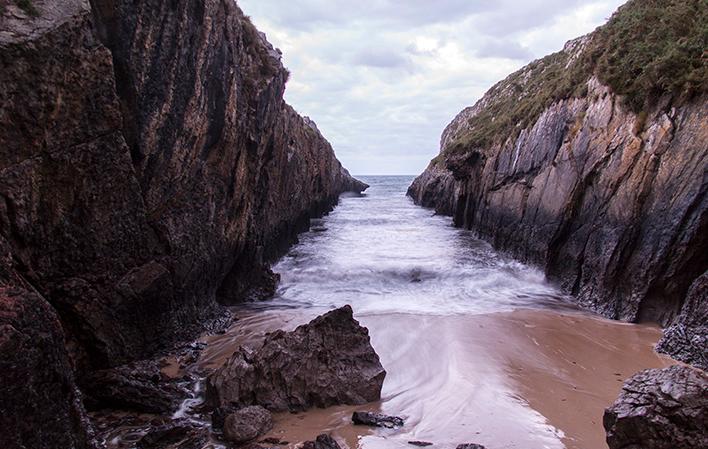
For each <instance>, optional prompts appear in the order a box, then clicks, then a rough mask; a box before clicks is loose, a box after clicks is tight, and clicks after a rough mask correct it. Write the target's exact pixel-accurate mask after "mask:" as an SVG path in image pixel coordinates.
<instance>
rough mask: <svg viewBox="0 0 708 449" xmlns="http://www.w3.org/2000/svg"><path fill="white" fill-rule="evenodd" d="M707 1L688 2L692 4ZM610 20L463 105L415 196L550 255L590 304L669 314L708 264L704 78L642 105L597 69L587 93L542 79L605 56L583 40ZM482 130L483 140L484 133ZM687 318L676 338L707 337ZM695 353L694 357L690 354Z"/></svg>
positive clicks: (524, 254) (623, 312)
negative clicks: (530, 105)
mask: <svg viewBox="0 0 708 449" xmlns="http://www.w3.org/2000/svg"><path fill="white" fill-rule="evenodd" d="M646 5H651V6H649V7H650V8H652V9H653V10H657V11H661V8H662V7H663V6H662V5H659V4H654V3H651V4H648V3H647V2H642V1H631V2H628V4H627V5H626V6H625V7H623V8H622V9H621V11H620V12H621V14H630V15H631V14H632V13H633V10H634V11H635V12H636V9H637V8H642V7H645V6H646ZM696 5H698V4H697V3H695V2H692V3H691V6H690V7H687V8H685V9H683V10H682V11H684V13H685V14H693V13H692V11H694V12H695V10H696ZM625 17H626V16H625ZM686 22H692V16H688V15H687V17H686ZM694 24H695V22H694ZM608 26H612V24H608V25H606V26H605V30H600V31H597V32H595V33H593V34H591V35H589V36H586V37H583V38H580V39H576V40H574V41H571V42H569V43H568V44H567V45H566V47H565V48H564V49H563V51H561V52H559V53H556V54H554V55H550V56H548V57H547V58H543V59H541V60H539V61H535V62H533V63H531V64H529V65H528V66H526V67H524V68H522V69H521V70H520V71H518V72H516V73H514V74H512V75H510V76H509V77H508V78H507V79H505V80H503V81H501V82H500V83H498V84H497V85H496V86H494V87H493V88H492V89H490V90H489V91H488V92H487V93H486V94H485V95H484V96H483V98H482V99H480V100H479V102H478V103H477V104H475V105H474V106H473V107H469V108H466V109H465V110H463V111H462V112H460V114H458V116H457V117H455V119H454V120H453V121H452V122H451V123H450V124H449V125H448V126H447V128H446V129H445V130H444V131H443V133H442V136H441V140H440V150H441V152H440V155H439V156H437V157H436V158H435V159H433V160H432V161H431V163H430V165H429V166H428V168H427V169H426V170H425V171H424V172H423V173H422V174H421V175H420V176H419V177H418V178H417V179H416V180H415V181H414V182H413V184H412V185H411V186H410V188H409V190H408V194H409V195H410V196H411V197H412V198H413V199H414V200H415V202H416V203H418V204H421V205H423V206H426V207H434V208H435V209H436V211H437V212H438V213H444V214H449V215H452V216H453V217H454V222H455V224H456V225H457V226H460V227H465V228H471V229H474V230H475V231H476V232H477V233H478V234H479V235H480V236H481V237H483V238H484V239H487V240H488V241H490V243H492V244H493V245H494V246H495V247H496V248H497V249H500V250H503V251H505V252H508V253H510V254H512V255H514V256H515V257H517V258H519V259H521V260H523V261H525V262H530V263H534V264H538V265H541V266H542V267H543V268H545V270H546V274H547V275H548V277H549V278H550V279H552V280H554V281H556V282H558V283H559V284H560V285H561V286H562V287H563V289H564V290H565V291H567V292H569V293H571V294H573V295H574V296H575V297H576V298H577V299H578V301H579V302H580V303H581V304H582V305H584V306H587V307H589V308H592V309H594V310H595V311H598V312H600V313H602V314H604V315H605V316H608V317H610V318H613V319H622V320H627V321H656V322H659V323H661V324H662V325H668V324H670V323H671V322H672V320H673V318H674V317H675V316H676V315H677V314H678V313H679V311H680V310H681V307H682V304H684V302H685V299H686V292H687V291H688V289H689V286H690V285H691V284H692V283H693V282H694V281H695V279H696V278H697V277H698V276H700V275H701V274H702V273H703V272H705V271H706V268H708V265H707V264H708V260H707V259H706V254H708V221H707V220H706V218H705V217H706V213H707V211H708V185H707V184H706V182H705V169H704V167H706V166H708V145H706V142H708V125H706V120H705V117H706V116H707V115H708V102H707V101H706V95H705V88H704V89H703V92H704V93H702V94H700V95H697V96H696V98H695V99H694V100H692V101H687V102H678V101H674V102H669V99H668V98H663V99H661V101H658V102H657V103H656V105H654V106H653V107H651V108H650V107H647V108H646V109H645V110H644V112H642V113H634V112H632V110H631V109H629V108H628V107H626V106H625V103H624V99H623V97H622V96H620V95H617V94H616V93H615V92H613V90H612V89H611V88H610V87H609V86H608V85H606V84H603V82H601V81H600V78H599V77H598V76H597V75H596V74H595V73H594V72H593V71H592V70H590V69H588V70H587V71H586V72H584V73H583V78H584V79H580V78H579V79H578V81H577V85H576V86H575V87H576V88H577V89H578V90H576V92H578V91H581V92H580V93H578V94H572V95H571V94H568V95H565V96H562V97H557V98H551V99H547V98H544V97H543V95H544V92H547V91H548V89H541V88H539V87H538V86H539V85H543V83H542V80H543V79H547V78H545V77H547V76H549V73H566V72H565V69H567V68H568V67H569V66H570V64H571V63H572V62H573V61H579V60H582V59H583V58H594V57H595V56H591V55H589V54H587V53H584V52H585V50H586V48H588V45H589V42H590V41H592V40H593V39H594V38H595V37H597V36H602V35H605V34H606V33H605V32H604V31H607V27H608ZM627 43H628V44H630V42H627ZM632 43H633V42H632ZM613 51H619V52H621V51H622V49H617V48H615V49H614V50H613ZM698 55H699V56H698V60H696V61H695V62H694V65H696V66H700V64H701V62H700V53H698ZM558 64H560V66H557V65H558ZM556 68H557V70H556ZM546 87H548V86H546ZM523 99H532V100H533V99H535V100H536V101H537V104H536V105H534V106H535V109H536V110H537V111H538V115H537V116H536V115H534V114H535V113H533V112H531V111H530V110H526V111H525V112H524V113H523V114H521V115H519V116H515V115H514V111H513V110H510V109H514V107H515V106H516V105H518V104H519V102H520V101H522V100H523ZM647 100H648V101H649V102H651V101H650V100H651V99H649V98H647ZM509 105H511V106H509ZM672 105H674V106H675V107H671V106H672ZM505 117H513V118H512V121H513V122H512V123H509V127H504V126H502V125H499V124H500V123H504V118H505ZM527 119H528V120H529V122H528V123H521V122H519V121H525V120H527ZM485 130H489V132H488V134H489V135H487V136H486V138H476V137H475V136H480V135H483V134H484V131H485ZM494 133H496V135H494ZM490 135H491V137H490ZM700 316H701V315H698V317H697V319H700ZM703 316H705V315H703ZM683 321H685V320H684V319H682V320H680V322H683ZM703 322H705V318H704V319H703ZM676 330H677V332H676V335H677V337H676V339H675V340H674V341H678V340H679V339H680V340H689V341H690V342H689V344H695V343H699V344H700V343H702V342H704V341H705V338H706V337H705V335H706V334H705V327H701V326H698V325H695V323H694V324H690V325H686V326H684V327H681V326H678V327H677V328H676ZM694 341H695V343H692V342H694ZM670 346H672V345H670V344H668V343H667V344H666V345H665V347H666V348H667V349H670ZM671 350H672V353H678V352H677V348H675V349H671ZM690 352H691V354H693V355H691V356H689V355H687V354H685V355H684V357H686V358H689V357H690V359H691V360H693V359H694V358H695V354H696V351H695V350H691V351H690Z"/></svg>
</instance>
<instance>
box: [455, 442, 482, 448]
mask: <svg viewBox="0 0 708 449" xmlns="http://www.w3.org/2000/svg"><path fill="white" fill-rule="evenodd" d="M457 449H485V447H484V446H482V445H481V444H474V443H465V444H458V445H457Z"/></svg>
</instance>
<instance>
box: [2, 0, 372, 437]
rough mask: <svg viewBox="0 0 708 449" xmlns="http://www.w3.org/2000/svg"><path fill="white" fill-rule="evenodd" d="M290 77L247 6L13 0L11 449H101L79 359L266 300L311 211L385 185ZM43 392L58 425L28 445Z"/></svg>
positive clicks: (8, 172) (6, 254) (6, 296)
mask: <svg viewBox="0 0 708 449" xmlns="http://www.w3.org/2000/svg"><path fill="white" fill-rule="evenodd" d="M3 4H4V3H3ZM286 79H287V71H286V70H285V69H284V68H283V66H282V64H281V62H280V55H279V53H278V52H277V51H276V50H274V49H273V48H272V47H271V46H270V44H268V43H267V41H266V40H265V37H264V36H263V35H261V34H260V33H258V31H257V30H256V29H255V28H254V27H253V25H252V24H251V23H250V22H249V21H248V19H247V18H246V17H245V16H244V15H243V13H242V12H241V11H240V10H239V9H238V7H237V6H236V4H235V3H234V2H231V1H218V0H213V1H212V0H207V1H204V2H188V1H178V2H161V1H147V2H138V3H137V4H136V2H132V1H127V0H126V1H111V2H108V1H106V2H102V1H96V2H94V3H93V4H91V5H89V4H88V2H85V1H81V0H69V1H61V2H59V1H54V0H47V1H38V0H35V1H33V2H30V3H29V7H27V8H26V10H24V11H23V10H22V9H20V8H19V7H17V6H15V4H14V3H10V4H4V6H3V9H2V18H1V19H0V85H2V86H3V88H2V89H0V249H1V250H2V251H1V257H0V286H2V290H1V291H2V293H0V300H1V301H0V329H2V334H1V336H0V345H2V349H3V351H2V356H1V357H2V359H1V360H0V361H1V363H2V367H3V370H2V371H3V382H2V383H3V385H6V384H7V383H6V382H5V376H7V375H8V373H9V375H10V378H8V379H7V382H9V384H12V385H20V386H22V387H21V388H19V389H17V391H15V390H13V391H12V392H10V394H9V396H6V397H4V398H3V401H2V406H0V408H1V409H2V410H0V415H2V417H3V418H2V420H3V421H2V426H1V427H2V428H3V432H2V434H3V435H2V436H0V442H2V443H5V444H0V445H2V446H3V447H15V446H16V445H18V444H28V447H30V446H31V447H53V446H52V445H53V444H54V443H53V441H59V440H57V439H61V438H63V440H61V441H72V443H71V444H69V443H67V444H66V445H63V447H71V446H74V447H83V446H85V445H86V441H87V438H86V437H85V435H84V436H81V434H82V432H83V430H81V429H85V426H83V425H82V424H81V422H82V419H83V418H82V417H83V412H82V409H81V406H80V404H78V403H77V400H75V399H72V398H75V397H78V396H75V395H74V392H75V391H76V388H75V385H74V375H73V373H72V371H71V369H69V367H70V366H71V362H73V364H75V365H76V366H77V367H78V368H79V371H78V372H83V371H84V370H85V369H96V368H102V367H107V366H114V365H118V364H121V363H125V362H127V361H130V360H135V359H139V358H142V357H145V356H148V355H150V354H152V353H154V352H155V351H156V350H158V349H160V348H162V347H164V346H165V345H167V344H169V343H170V342H171V341H174V340H176V339H178V338H184V337H187V336H190V335H193V334H194V333H195V332H196V331H198V330H199V329H201V328H202V326H203V323H204V321H205V320H206V319H208V318H210V317H212V316H214V315H215V313H216V312H217V311H218V310H219V306H218V303H232V302H238V301H242V300H244V299H248V298H249V297H253V296H264V295H267V293H268V292H269V290H272V288H273V285H274V283H275V282H276V279H275V276H274V275H273V274H272V273H271V272H270V270H269V269H268V266H267V263H268V262H269V261H270V260H271V259H272V258H274V257H275V256H276V255H278V254H279V252H280V251H282V250H283V249H284V248H285V247H287V245H289V244H290V243H292V242H293V241H294V239H295V237H296V234H297V232H300V231H302V230H304V229H305V228H306V227H307V225H308V220H309V217H310V216H311V215H317V214H322V213H324V212H326V211H327V210H329V209H330V208H331V207H332V206H333V205H334V204H335V203H336V201H337V198H338V196H339V194H340V193H342V192H343V191H347V190H354V191H362V190H363V189H365V188H366V185H364V184H362V183H360V182H358V181H356V180H355V179H353V178H352V177H351V176H349V174H348V173H347V171H346V170H344V168H343V167H342V166H341V164H340V163H339V162H338V161H337V159H336V158H335V155H334V152H333V151H332V148H331V146H330V145H329V143H328V142H327V141H326V140H325V139H324V138H323V137H322V135H321V134H320V133H319V131H318V130H317V128H316V126H314V124H313V123H312V122H310V121H309V119H306V118H305V119H303V118H302V117H300V116H299V115H298V114H297V113H296V112H295V111H294V110H293V109H292V108H290V107H289V106H288V105H287V104H286V103H285V102H284V101H283V97H282V96H283V91H284V88H285V82H286ZM17 310H25V312H22V313H19V312H17ZM18 313H19V315H18ZM32 314H34V315H36V320H29V321H28V319H29V318H28V317H29V316H33V315H32ZM18 316H20V318H18ZM32 321H34V322H36V323H37V324H36V326H37V327H36V328H35V327H34V326H35V325H34V324H32ZM42 323H45V324H42ZM39 327H42V329H40V328H39ZM36 333H40V335H42V339H41V340H40V341H41V343H38V344H37V346H36V347H35V349H34V350H32V351H28V350H26V348H27V345H28V344H30V343H28V341H29V340H32V339H33V338H35V337H33V335H34V334H36ZM23 348H24V349H23ZM47 354H49V356H48V355H47ZM43 360H45V361H44V362H42V361H43ZM70 360H71V362H70ZM42 363H46V365H44V366H45V368H46V369H44V370H43V369H42V368H41V367H37V368H36V369H27V368H23V366H26V367H30V366H38V365H42ZM47 370H50V372H52V373H53V374H52V375H46V374H47ZM22 373H24V374H22ZM45 375H46V376H45ZM24 376H26V379H25V382H24V384H22V382H21V381H20V380H18V379H19V377H24ZM43 376H44V377H43ZM13 379H14V380H13ZM44 389H50V390H51V392H47V393H46V395H47V397H45V398H44V400H43V401H39V402H41V407H46V411H47V413H51V414H53V416H55V419H52V420H49V421H47V423H48V424H47V425H44V426H41V429H33V432H34V436H32V439H31V440H29V439H28V438H30V436H31V435H30V434H29V433H28V432H27V431H26V426H27V425H28V424H27V423H31V422H32V421H27V420H26V419H25V418H27V417H26V416H23V415H22V414H21V413H19V412H18V410H22V408H19V405H20V404H23V403H26V404H28V406H37V407H40V406H39V405H37V404H38V403H39V402H37V403H35V402H34V399H37V398H34V397H33V396H32V395H31V394H30V392H35V394H39V393H37V391H39V390H44ZM42 394H45V393H42ZM50 396H51V397H50ZM71 404H75V406H74V405H71ZM55 405H56V407H55ZM6 408H7V409H6ZM13 416H14V417H16V418H13ZM23 422H24V423H25V424H23ZM23 426H25V427H23ZM23 429H25V430H23ZM77 435H78V436H77ZM40 441H41V442H40Z"/></svg>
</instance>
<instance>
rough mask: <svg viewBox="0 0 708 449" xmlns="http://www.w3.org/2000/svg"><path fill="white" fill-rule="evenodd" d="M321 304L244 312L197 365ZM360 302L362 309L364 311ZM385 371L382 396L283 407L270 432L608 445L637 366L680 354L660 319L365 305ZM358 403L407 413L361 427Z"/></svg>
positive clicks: (395, 442)
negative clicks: (392, 421) (668, 352)
mask: <svg viewBox="0 0 708 449" xmlns="http://www.w3.org/2000/svg"><path fill="white" fill-rule="evenodd" d="M322 312H324V310H319V309H315V308H310V309H292V310H265V311H256V312H253V311H247V310H242V311H237V315H239V317H240V320H239V321H238V322H237V323H236V324H235V325H234V326H233V327H232V328H231V329H229V331H228V332H227V333H226V334H224V335H217V336H210V337H207V338H206V339H205V341H206V342H208V343H209V344H208V346H207V348H206V349H205V350H204V352H203V353H202V357H201V359H200V361H199V364H200V365H201V366H202V367H204V368H207V369H209V368H215V367H218V366H220V365H221V364H222V363H223V361H224V360H225V359H226V357H228V356H229V355H230V354H231V353H233V351H234V350H235V349H236V348H237V347H238V346H239V345H240V344H249V345H256V344H258V341H259V340H260V339H261V338H262V335H263V334H264V333H265V332H268V331H272V330H275V329H280V328H283V329H286V330H289V329H293V328H295V327H296V326H297V325H299V324H302V323H305V322H307V321H309V320H310V319H311V318H313V317H314V316H316V315H318V314H320V313H322ZM355 312H356V310H355ZM356 318H357V319H358V320H359V321H360V322H361V323H362V324H363V325H365V326H367V327H368V328H369V332H370V335H371V341H372V344H373V346H374V348H375V349H376V351H377V353H378V354H379V356H380V357H381V361H382V364H383V365H384V368H385V369H386V370H387V372H388V375H387V377H386V381H385V383H384V387H383V391H382V399H381V401H380V402H377V403H373V404H367V405H365V406H360V407H348V406H344V407H333V408H329V409H318V410H313V411H309V412H305V413H298V414H287V413H286V414H279V415H277V416H276V417H275V423H276V424H275V428H274V429H273V431H272V432H271V433H270V434H269V435H267V436H269V437H277V438H280V439H281V440H285V441H288V442H290V443H291V444H290V447H294V445H295V443H297V442H300V441H303V440H306V439H312V438H313V437H314V436H316V435H317V434H319V433H323V432H330V433H332V435H333V436H334V437H335V438H337V439H338V440H339V441H340V442H342V443H345V444H346V445H347V446H348V447H350V448H356V447H362V448H368V449H376V448H399V447H400V448H404V447H405V448H411V447H413V446H410V445H409V444H408V441H410V440H423V441H429V442H432V443H434V446H432V447H435V448H454V447H456V445H457V444H460V443H479V444H483V445H485V446H486V447H487V448H488V449H501V448H525V449H535V448H539V449H540V448H549V449H551V448H563V447H566V448H568V449H598V448H604V447H606V445H605V442H604V430H603V428H602V414H603V411H604V409H605V407H607V406H608V405H610V404H611V403H612V402H613V401H614V399H615V398H616V397H617V394H618V393H619V391H620V388H621V386H622V381H623V380H625V379H626V378H627V377H629V376H630V375H632V374H633V373H635V372H637V371H639V370H642V369H645V368H654V367H664V366H668V365H670V364H672V363H673V361H672V360H671V359H669V358H667V357H663V356H660V355H658V354H656V353H655V352H654V351H653V345H654V344H655V343H656V341H657V340H658V339H659V337H660V334H661V331H660V329H659V328H658V327H654V326H648V325H630V324H623V323H619V322H615V321H609V320H604V319H601V318H597V317H595V316H594V315H590V314H585V313H582V312H578V313H566V312H563V313H558V312H554V311H543V310H519V311H515V312H503V313H491V314H482V315H472V314H467V315H450V316H436V315H416V314H407V313H385V314H372V315H366V314H362V315H356ZM354 410H371V411H380V412H383V413H386V414H392V415H398V416H402V417H404V418H405V419H406V425H405V426H404V427H403V428H402V429H395V430H381V429H369V428H366V427H361V426H353V425H351V423H350V417H351V413H352V412H353V411H354Z"/></svg>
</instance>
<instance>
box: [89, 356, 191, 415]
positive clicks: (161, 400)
mask: <svg viewBox="0 0 708 449" xmlns="http://www.w3.org/2000/svg"><path fill="white" fill-rule="evenodd" d="M81 384H82V387H83V389H84V394H85V396H86V397H85V401H84V402H85V403H86V405H87V407H88V408H89V409H100V408H118V409H127V410H135V411H140V412H147V413H163V414H167V413H170V412H172V411H174V410H175V409H176V408H177V407H178V406H179V403H180V401H181V400H182V399H184V397H186V395H187V392H186V391H185V390H184V388H182V387H180V386H179V385H177V383H176V382H175V381H174V380H170V379H166V378H165V376H163V375H162V373H161V372H160V369H159V367H158V365H157V362H155V361H152V360H144V361H141V362H136V363H131V364H128V365H123V366H119V367H117V368H112V369H105V370H99V371H95V372H92V373H90V374H89V375H88V376H86V378H85V379H84V380H83V381H82V382H81Z"/></svg>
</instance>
